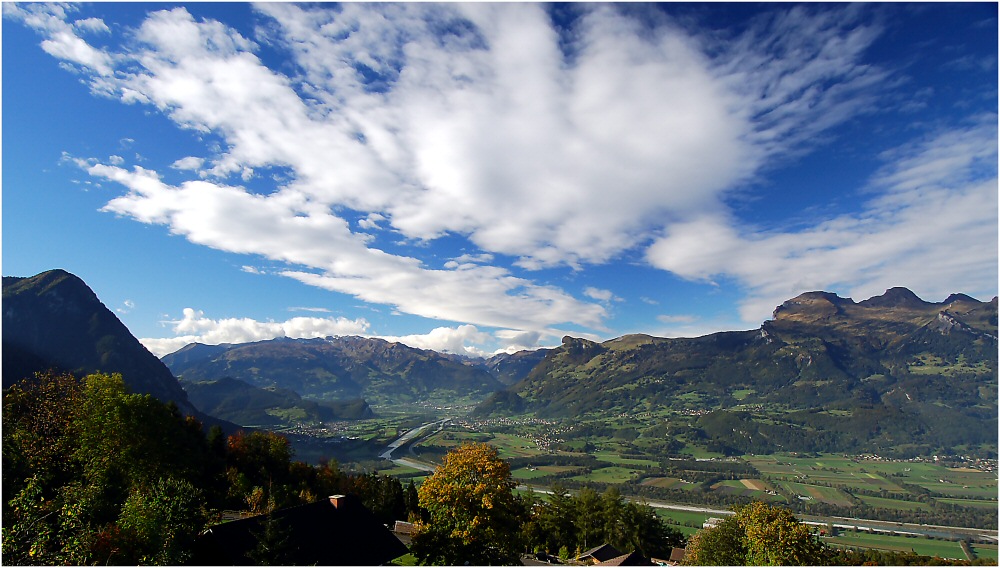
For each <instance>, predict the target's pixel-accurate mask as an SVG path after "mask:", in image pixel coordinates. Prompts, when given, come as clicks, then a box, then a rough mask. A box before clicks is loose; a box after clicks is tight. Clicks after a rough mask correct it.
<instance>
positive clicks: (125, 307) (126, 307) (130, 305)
mask: <svg viewBox="0 0 1000 568" xmlns="http://www.w3.org/2000/svg"><path fill="white" fill-rule="evenodd" d="M134 308H135V302H133V301H132V300H125V301H123V302H122V307H120V308H115V311H116V312H118V313H120V314H127V313H129V312H131V311H132V310H133V309H134Z"/></svg>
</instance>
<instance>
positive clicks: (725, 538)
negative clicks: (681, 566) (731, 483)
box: [684, 501, 831, 566]
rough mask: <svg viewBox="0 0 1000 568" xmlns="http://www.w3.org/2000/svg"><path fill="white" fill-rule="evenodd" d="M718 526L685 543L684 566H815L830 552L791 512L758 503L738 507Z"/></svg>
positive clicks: (698, 534)
mask: <svg viewBox="0 0 1000 568" xmlns="http://www.w3.org/2000/svg"><path fill="white" fill-rule="evenodd" d="M734 510H735V514H734V515H733V516H732V517H729V518H727V519H725V520H723V521H722V522H721V523H719V525H718V526H716V527H714V528H709V529H703V530H701V531H698V533H696V534H695V535H694V536H692V537H691V540H690V541H689V542H688V546H687V549H688V552H687V556H686V557H685V559H684V562H685V564H695V565H730V566H731V565H743V566H817V565H824V564H828V563H829V561H830V558H831V553H830V550H829V549H828V548H827V547H826V546H825V545H824V544H823V543H821V542H820V541H819V539H818V537H817V536H816V535H814V534H813V533H812V531H811V530H810V529H809V527H807V526H806V525H803V524H802V523H800V522H799V521H798V520H797V519H796V518H795V516H794V515H792V513H791V511H789V510H787V509H783V508H781V507H774V506H772V505H768V504H766V503H763V502H760V501H754V502H753V503H750V504H749V505H744V506H742V507H737V508H735V509H734Z"/></svg>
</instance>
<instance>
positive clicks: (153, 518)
mask: <svg viewBox="0 0 1000 568" xmlns="http://www.w3.org/2000/svg"><path fill="white" fill-rule="evenodd" d="M3 422H4V424H3V426H4V429H3V466H4V467H3V482H4V483H3V493H4V494H3V497H4V526H3V555H4V560H5V562H7V563H16V564H37V563H42V564H67V563H68V564H90V563H95V562H101V563H139V562H163V563H174V564H176V563H179V562H183V561H184V560H185V559H186V557H187V556H186V544H187V543H189V542H190V540H191V539H192V538H193V537H194V535H195V534H196V533H197V531H199V530H201V528H202V527H203V525H204V517H203V513H202V510H203V509H204V507H205V506H206V504H207V502H206V500H207V499H208V498H209V497H210V496H208V495H206V494H204V493H203V492H201V491H198V490H195V487H196V486H198V485H203V484H204V481H205V480H206V479H208V478H210V477H211V476H212V472H211V471H208V470H206V466H207V465H208V464H210V463H211V461H210V460H207V459H206V456H207V454H208V446H207V444H206V442H205V438H204V436H202V435H201V426H200V424H198V423H197V422H194V421H190V420H187V419H184V418H182V417H181V416H180V414H179V413H178V412H177V409H176V407H175V406H167V405H163V404H161V403H159V402H157V401H156V400H155V399H153V398H152V397H151V396H150V395H137V394H129V393H128V390H127V389H126V387H125V384H124V381H123V380H122V378H121V376H120V375H104V374H93V375H89V376H87V377H85V378H84V379H83V380H82V381H77V380H76V379H74V378H73V377H72V376H70V375H57V374H52V373H47V374H39V375H37V376H36V377H35V378H34V379H32V380H29V381H25V382H22V383H20V384H17V385H14V386H12V387H11V388H10V389H9V391H8V392H7V393H5V395H4V408H3Z"/></svg>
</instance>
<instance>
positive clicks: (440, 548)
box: [411, 444, 524, 565]
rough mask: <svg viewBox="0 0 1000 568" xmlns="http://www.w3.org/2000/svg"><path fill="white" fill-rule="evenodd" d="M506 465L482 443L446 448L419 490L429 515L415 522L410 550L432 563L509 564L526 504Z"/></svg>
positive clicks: (515, 554)
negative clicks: (443, 455)
mask: <svg viewBox="0 0 1000 568" xmlns="http://www.w3.org/2000/svg"><path fill="white" fill-rule="evenodd" d="M514 487H515V483H514V481H513V479H512V477H511V474H510V467H509V466H508V465H507V463H506V462H504V461H503V460H501V459H500V458H499V456H498V455H497V451H496V449H494V448H492V447H490V446H488V445H486V444H467V445H463V446H459V447H458V448H456V449H454V450H452V451H450V452H448V454H447V455H445V457H444V462H443V463H442V465H441V466H440V467H439V468H438V469H437V470H436V471H435V472H434V474H433V475H431V476H430V477H429V478H427V480H426V481H424V483H423V485H421V486H420V489H419V491H418V494H419V498H420V506H421V507H423V508H424V509H426V510H427V511H428V513H429V515H430V520H429V521H427V522H426V523H423V522H421V523H418V524H417V531H416V533H415V534H414V537H413V546H412V548H411V550H412V552H413V554H414V556H416V557H417V558H419V559H420V560H421V561H423V562H429V563H434V564H450V565H456V564H459V565H461V564H465V563H469V564H473V565H487V564H513V563H516V562H517V561H518V558H519V553H520V551H521V543H520V525H521V522H520V520H521V516H522V515H523V514H524V508H523V506H522V504H521V503H520V501H519V500H518V499H517V498H516V497H515V496H514V492H513V490H514Z"/></svg>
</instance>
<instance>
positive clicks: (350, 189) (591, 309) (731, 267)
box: [4, 3, 996, 342]
mask: <svg viewBox="0 0 1000 568" xmlns="http://www.w3.org/2000/svg"><path fill="white" fill-rule="evenodd" d="M256 9H257V10H258V11H259V14H260V15H261V17H262V18H264V20H265V21H264V22H263V25H261V26H259V27H258V28H257V29H258V33H259V34H260V35H259V36H258V37H256V38H254V39H250V38H246V37H243V36H242V35H240V34H239V33H238V32H237V31H235V30H233V29H231V28H228V27H227V26H225V25H223V24H222V23H219V22H216V21H211V20H201V21H199V20H196V19H195V18H194V17H193V16H191V14H189V13H188V12H187V11H186V10H185V9H184V8H175V9H172V10H169V11H158V12H154V13H152V14H150V15H149V16H148V17H147V18H146V20H145V21H144V22H143V23H142V25H141V26H140V27H139V28H138V29H137V30H135V31H134V38H135V42H134V43H131V44H128V45H126V46H124V47H122V48H120V49H118V50H117V51H113V52H112V51H102V50H100V49H97V48H94V47H92V46H90V45H89V44H87V43H86V42H85V41H84V40H83V39H82V38H80V37H78V36H75V35H73V33H74V28H73V27H72V26H70V25H69V24H68V23H67V21H68V20H69V16H68V14H67V13H66V12H65V11H64V10H63V8H62V7H59V6H50V7H48V8H35V7H31V8H30V9H25V8H10V9H8V8H7V6H6V5H5V7H4V10H5V13H7V12H10V13H16V16H15V17H18V18H20V19H21V20H22V21H24V22H25V23H27V24H28V25H30V26H32V27H34V28H35V29H38V30H39V31H40V32H42V33H43V34H44V35H45V36H46V39H45V43H43V48H44V49H46V51H48V52H49V53H51V54H52V55H54V56H56V57H59V58H61V59H63V60H64V61H69V62H72V63H74V64H76V65H81V66H83V67H84V68H86V69H90V70H91V71H92V72H93V73H94V74H95V75H96V76H95V77H94V78H93V81H94V83H93V87H94V89H95V91H98V92H101V93H104V94H106V95H108V96H116V97H119V98H120V99H121V100H123V101H124V102H129V103H135V102H137V103H142V104H149V105H153V106H155V107H156V108H157V109H158V110H160V111H161V112H163V113H164V114H165V115H167V116H168V117H170V118H171V119H172V120H173V121H175V122H176V123H177V124H179V125H180V126H182V127H184V128H188V129H192V130H195V131H198V132H202V133H212V134H213V135H216V136H218V137H219V140H220V145H219V150H218V151H217V152H215V153H213V154H212V155H209V156H206V157H205V158H202V157H197V156H188V157H184V158H180V159H178V160H177V161H176V162H174V164H173V167H174V168H176V169H179V170H181V171H192V172H194V171H195V170H197V173H198V175H199V176H201V175H205V176H206V177H205V179H202V180H188V181H183V182H181V183H179V184H177V185H169V184H166V183H164V182H163V181H162V180H161V179H160V177H159V174H158V173H157V172H155V171H153V170H147V169H143V168H140V167H136V168H134V169H133V170H130V171H128V170H125V169H122V168H119V167H115V166H116V164H114V163H111V164H99V163H87V164H85V167H86V168H87V170H88V171H89V172H90V173H91V174H92V175H93V176H95V177H99V178H105V179H109V180H113V181H116V182H118V183H120V184H121V185H123V186H125V187H126V188H127V189H128V192H127V193H126V194H125V195H123V196H120V197H118V198H115V199H113V200H112V201H111V202H109V203H108V204H107V206H106V207H105V210H107V211H111V212H114V213H117V214H120V215H124V216H128V217H131V218H133V219H136V220H138V221H141V222H144V223H156V224H162V225H165V226H167V227H168V228H169V230H170V231H171V232H172V233H174V234H178V235H183V236H184V237H185V238H187V239H188V240H190V241H191V242H194V243H198V244H202V245H205V246H209V247H213V248H216V249H219V250H224V251H229V252H233V253H240V254H249V255H257V256H262V257H264V258H267V259H270V260H273V261H278V262H283V263H287V264H288V265H289V268H288V269H286V270H283V271H281V272H280V273H281V274H283V275H285V276H288V277H291V278H294V279H297V280H299V281H301V282H303V283H306V284H309V285H312V286H318V287H322V288H326V289H329V290H332V291H336V292H340V293H344V294H349V295H351V296H353V297H355V298H358V299H361V300H364V301H366V302H371V303H379V304H386V305H389V306H392V307H394V308H395V309H396V310H398V311H399V312H403V313H408V314H415V315H420V316H424V317H429V318H435V319H439V320H448V321H454V322H458V323H469V324H475V325H479V326H488V327H496V328H503V329H508V330H515V331H513V333H515V334H517V333H523V332H529V333H538V334H542V335H545V336H551V335H554V334H555V330H554V327H555V326H559V325H564V324H575V325H576V326H582V327H585V328H588V329H595V330H600V329H604V321H605V319H606V318H607V317H608V313H607V311H606V310H605V308H604V307H602V306H601V305H600V304H597V303H593V302H588V301H582V300H579V299H577V298H574V297H573V296H571V295H570V294H568V293H566V292H565V291H563V290H561V289H558V288H555V287H553V286H549V285H543V284H539V283H536V282H534V281H532V280H530V279H529V278H527V277H523V276H520V274H522V272H520V271H519V272H515V268H503V267H500V266H493V265H490V263H493V262H494V261H495V259H496V258H498V257H500V255H505V256H509V257H513V258H514V259H515V262H514V265H515V267H516V268H518V269H527V270H534V269H540V268H546V267H553V266H569V267H572V268H574V269H579V268H582V267H584V266H586V265H590V264H602V263H606V262H609V261H611V260H615V259H618V258H620V257H621V256H623V255H626V254H630V253H631V252H632V251H636V250H641V247H644V246H646V244H647V243H650V242H652V243H653V244H652V246H651V247H650V248H649V249H648V252H647V254H646V258H647V259H648V261H649V262H650V263H651V264H653V265H654V266H657V267H660V268H663V269H665V270H670V271H673V272H675V273H676V274H678V275H680V276H682V277H685V278H691V279H702V280H709V279H710V278H712V277H716V276H719V275H728V276H733V277H735V278H737V279H739V280H740V281H741V282H744V283H746V285H747V287H748V289H749V290H750V292H751V298H750V299H748V300H746V301H745V302H744V304H743V312H742V314H743V316H744V317H745V318H757V317H759V314H760V312H761V311H762V306H763V305H764V304H767V303H769V302H772V301H773V300H772V299H773V298H774V299H777V300H778V301H781V300H783V299H785V295H786V294H787V293H789V291H794V292H798V291H800V290H801V289H803V287H805V288H809V287H820V286H830V285H844V286H849V287H851V289H857V290H860V289H867V288H870V287H872V286H875V285H879V286H881V285H882V284H883V282H888V280H890V279H891V278H889V276H892V277H893V278H896V277H899V276H900V275H902V274H904V273H906V271H910V272H919V271H920V270H921V269H922V268H924V267H925V266H926V265H923V266H921V262H925V261H928V260H935V261H938V262H940V263H941V264H940V265H939V266H941V267H942V269H948V270H958V271H969V270H972V271H973V274H976V269H975V267H973V266H970V264H972V263H970V262H969V261H968V260H962V259H968V258H974V257H973V255H972V254H970V255H950V256H944V255H943V252H942V247H940V246H936V245H935V244H934V243H932V242H929V240H928V239H922V238H918V239H915V241H919V243H920V244H919V245H914V244H907V243H906V241H907V240H908V239H909V237H910V236H911V234H910V233H909V231H914V230H918V231H919V230H922V229H923V226H920V227H918V225H916V223H917V220H918V219H919V218H920V215H931V214H932V213H933V214H934V215H933V217H934V220H933V221H932V223H931V224H930V226H932V227H937V228H938V229H940V230H945V231H952V230H953V229H954V231H952V233H951V234H949V236H948V238H947V239H944V240H946V241H948V242H953V241H954V239H955V238H957V236H956V235H963V236H965V237H967V238H976V239H980V240H979V241H977V242H975V243H973V244H971V245H967V246H972V247H979V248H982V249H983V250H981V251H980V250H978V249H977V250H976V251H975V252H977V253H981V254H982V255H984V257H985V258H988V259H989V258H992V259H993V260H994V266H995V259H996V240H995V234H994V235H993V238H992V239H987V240H986V242H985V243H984V242H983V241H982V237H983V234H982V231H981V229H982V226H983V224H988V222H990V221H991V220H992V222H993V223H994V225H995V221H996V215H995V213H996V211H995V209H996V208H995V207H992V208H989V207H988V206H989V205H990V203H991V202H992V203H994V204H995V201H996V191H995V189H996V188H995V185H996V184H995V179H994V180H993V182H992V183H993V185H992V194H991V195H987V194H989V191H986V190H987V189H989V187H990V186H989V182H988V181H987V182H986V183H985V188H986V189H984V187H980V186H976V185H975V184H974V183H971V182H970V184H968V185H964V186H962V187H959V188H957V189H955V188H944V187H940V188H930V187H924V188H922V189H912V190H911V189H907V190H905V191H903V189H902V188H904V187H905V184H906V182H907V180H906V179H903V178H901V177H899V176H906V175H911V176H913V175H915V174H916V173H917V172H918V167H917V166H916V165H915V164H914V165H911V166H909V167H906V168H899V171H896V170H892V171H888V172H886V173H885V174H884V175H883V176H882V177H883V178H884V181H883V182H882V183H883V184H886V185H891V186H893V187H894V188H896V190H892V191H883V197H882V198H880V199H873V200H872V201H871V202H870V203H869V206H868V209H866V210H865V212H864V213H862V214H859V215H854V216H843V217H839V218H835V219H830V220H828V221H826V222H824V223H821V224H817V225H816V226H815V227H814V228H812V229H811V230H807V231H802V232H799V233H795V234H794V235H793V234H782V233H773V234H767V235H764V236H759V237H755V236H749V235H748V232H747V231H748V230H747V229H746V228H745V227H742V226H741V225H740V224H739V223H738V222H737V221H736V220H735V219H734V218H733V216H732V214H731V212H730V210H729V209H728V208H727V206H726V204H725V203H726V198H727V197H728V196H729V194H730V192H731V191H733V190H734V188H736V187H738V186H739V185H740V184H741V183H743V182H746V181H747V180H750V179H752V178H753V177H754V176H756V175H759V173H760V171H761V170H762V169H764V168H766V167H768V166H769V165H771V164H772V163H773V162H774V161H776V160H782V159H787V157H786V156H788V155H794V154H798V153H802V152H805V151H808V150H810V149H812V148H814V147H815V144H817V142H813V140H816V139H821V138H822V135H823V133H824V132H826V131H827V130H828V129H830V128H831V127H833V126H836V125H837V124H840V123H842V122H844V121H846V120H848V119H849V118H851V117H854V116H857V115H859V114H861V113H863V112H866V109H867V108H869V107H872V106H873V103H874V102H875V101H876V97H877V94H878V93H879V91H880V89H884V88H885V87H886V85H887V83H886V82H885V81H886V78H887V74H886V73H885V72H883V71H882V70H880V69H879V68H877V67H875V66H872V65H869V64H867V63H865V62H864V61H863V60H862V55H863V54H864V52H865V50H866V49H867V48H868V47H869V46H870V45H871V43H872V42H873V41H874V40H875V39H876V38H877V36H878V34H879V31H880V30H879V29H878V28H877V27H876V26H872V25H859V18H858V17H857V15H858V11H859V10H863V8H862V7H857V6H846V7H840V6H837V7H834V8H832V9H831V8H829V7H821V8H817V7H814V6H791V7H788V8H787V9H786V8H785V7H783V6H782V7H780V8H776V9H773V10H767V11H766V13H765V14H764V15H762V16H760V17H758V18H756V19H754V20H752V21H750V22H748V23H747V26H746V29H745V31H744V32H742V33H741V35H739V36H736V37H727V38H722V39H718V40H717V39H712V38H710V37H708V36H703V35H698V34H696V33H694V32H692V31H690V30H687V29H685V28H683V27H681V26H680V25H679V24H676V23H673V22H671V21H669V19H667V18H665V17H664V18H662V19H661V20H660V21H659V23H657V24H656V25H652V26H649V25H647V22H640V21H639V20H638V19H636V18H634V17H632V16H630V15H628V13H627V10H624V9H620V8H619V7H617V6H614V5H610V6H609V5H579V6H575V7H574V9H576V10H578V12H579V14H580V17H579V18H578V19H577V20H576V23H575V24H574V28H573V29H571V30H557V29H555V28H554V27H553V25H552V22H551V19H550V17H549V14H548V13H546V7H545V6H543V5H539V4H484V5H479V4H477V5H465V4H454V5H453V4H444V5H436V4H435V5H431V4H364V3H359V4H352V3H348V4H342V5H338V6H337V7H335V8H331V7H329V6H308V7H306V6H301V5H295V4H286V3H271V4H261V5H258V6H257V7H256ZM461 20H466V21H467V22H468V24H469V25H466V26H460V25H457V22H459V21H461ZM88 27H91V24H80V25H79V26H78V28H81V29H85V28H88ZM445 27H446V28H448V29H449V30H450V32H449V33H448V34H442V33H441V30H442V28H445ZM255 40H256V41H259V42H266V43H268V44H269V45H270V46H271V47H272V48H275V49H284V50H287V52H288V53H290V54H291V55H292V57H293V61H292V64H291V65H290V66H289V68H292V67H294V68H295V69H297V70H298V71H297V72H296V74H295V75H285V74H282V71H283V70H284V68H282V69H271V68H268V67H267V66H266V65H265V63H264V62H263V61H262V60H261V59H260V58H258V57H257V56H256V55H255V50H256V49H257V43H256V42H255ZM362 67H363V70H362ZM112 71H114V73H112ZM994 138H995V132H994ZM994 155H995V151H994ZM946 158H948V156H942V157H941V158H940V160H945V159H946ZM951 158H954V157H953V156H952V157H951ZM994 159H995V158H994ZM898 163H900V164H902V163H903V162H898ZM935 164H936V165H935V168H938V171H944V170H946V169H947V168H946V167H945V166H947V163H946V162H944V161H938V162H935ZM269 167H278V168H282V171H287V172H288V176H287V179H286V181H284V182H280V183H282V185H278V186H276V187H275V188H274V190H273V191H272V192H270V193H265V194H260V193H251V192H250V191H248V190H247V189H246V188H244V187H242V186H241V185H239V183H240V180H242V181H243V182H246V181H247V180H248V179H249V178H250V177H251V176H253V172H254V171H259V170H261V169H264V168H269ZM949 171H950V170H949ZM283 179H284V178H283ZM914 179H920V178H914ZM918 193H919V194H920V195H921V196H922V197H921V198H920V199H918V198H917V194H918ZM924 197H926V199H924ZM941 207H944V208H945V209H943V210H942V209H940V208H941ZM348 209H349V210H352V211H354V212H356V213H357V214H358V215H360V220H358V221H356V227H357V228H359V229H362V230H374V229H386V230H391V231H395V232H397V233H399V234H401V235H402V236H403V237H404V238H405V239H407V240H408V242H411V243H412V242H414V241H416V242H417V243H418V244H420V241H433V240H434V239H438V238H440V237H445V236H447V237H449V238H452V237H459V238H464V239H467V240H468V241H469V244H470V245H471V246H470V247H469V248H470V249H473V248H475V249H477V250H480V251H482V253H480V254H479V255H475V256H473V255H464V256H461V257H458V258H455V259H452V260H451V261H449V262H448V263H446V264H445V265H444V267H443V268H444V269H434V268H429V267H428V266H426V265H425V264H424V263H423V262H421V261H420V260H418V259H417V258H416V257H417V253H413V256H406V253H399V254H390V253H387V252H385V251H383V250H380V249H377V248H374V245H373V244H372V243H374V242H375V239H374V237H372V236H370V235H366V234H364V233H360V232H354V231H352V224H351V223H350V222H349V221H348V220H346V219H345V218H343V217H341V216H339V215H340V213H339V212H340V211H343V210H348ZM963 216H964V217H965V218H967V219H971V221H972V224H971V225H961V224H960V221H959V220H960V219H961V218H962V217H963ZM994 228H995V227H994ZM873 239H878V240H879V241H880V243H879V244H877V245H876V246H871V244H870V242H869V241H871V240H873ZM991 245H992V249H990V246H991ZM865 251H868V252H865ZM907 263H911V264H907ZM858 266H863V268H858ZM888 266H892V267H895V270H894V271H891V270H888V268H886V267H888ZM994 272H995V270H994ZM915 277H916V278H917V279H916V284H918V285H919V284H920V283H921V282H924V283H925V284H926V285H927V287H931V283H932V281H933V280H934V279H933V278H931V277H930V276H928V275H927V274H926V270H924V271H923V274H922V277H921V274H915ZM977 278H978V277H977ZM994 280H995V279H994ZM907 282H908V283H913V282H914V281H913V280H907ZM976 282H978V280H977V281H976ZM976 285H977V286H978V283H977V284H976ZM584 295H585V296H587V297H589V298H591V299H594V300H597V301H599V302H607V301H609V300H612V299H615V296H614V294H613V292H612V291H610V290H600V289H597V288H592V289H588V290H587V291H585V292H584ZM770 307H773V306H770ZM770 307H768V313H769V311H770ZM441 329H452V330H453V331H452V332H451V333H452V335H454V334H455V333H457V332H455V329H458V328H441ZM466 331H468V330H466ZM442 333H443V332H442ZM470 333H471V332H470ZM475 333H480V332H478V330H476V332H475ZM524 337H525V338H526V339H530V337H527V336H524ZM536 342H537V338H536Z"/></svg>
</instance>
